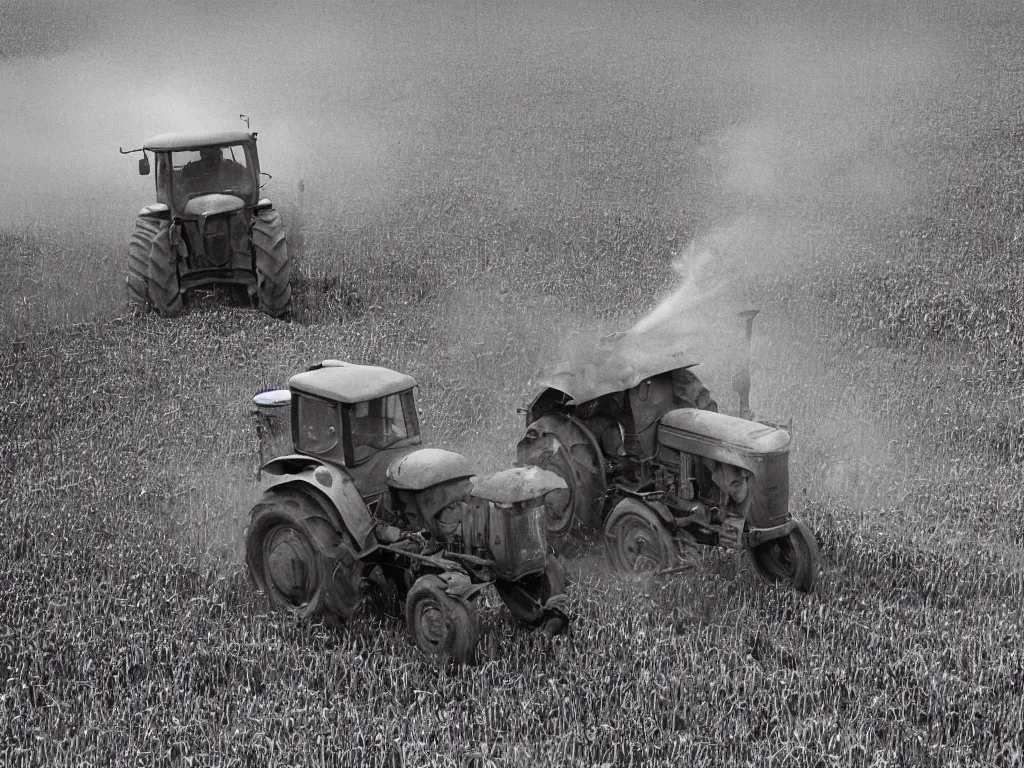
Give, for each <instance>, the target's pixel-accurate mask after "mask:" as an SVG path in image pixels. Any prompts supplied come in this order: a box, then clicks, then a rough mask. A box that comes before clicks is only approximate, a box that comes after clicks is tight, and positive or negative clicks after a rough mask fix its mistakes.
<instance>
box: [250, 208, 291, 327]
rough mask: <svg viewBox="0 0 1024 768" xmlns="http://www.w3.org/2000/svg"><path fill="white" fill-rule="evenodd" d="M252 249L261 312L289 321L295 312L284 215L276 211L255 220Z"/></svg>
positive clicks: (258, 215)
mask: <svg viewBox="0 0 1024 768" xmlns="http://www.w3.org/2000/svg"><path fill="white" fill-rule="evenodd" d="M252 250H253V257H254V258H255V261H256V298H257V300H258V301H259V305H260V309H261V310H262V311H263V312H265V313H266V314H268V315H270V316H271V317H276V318H281V319H284V318H287V317H288V315H289V313H290V312H291V309H292V261H291V257H290V256H289V255H288V242H287V240H286V238H285V232H284V224H283V223H282V222H281V214H279V213H278V212H277V211H275V210H274V209H273V208H269V209H266V210H262V211H260V212H259V213H257V214H256V215H255V216H254V217H253V222H252Z"/></svg>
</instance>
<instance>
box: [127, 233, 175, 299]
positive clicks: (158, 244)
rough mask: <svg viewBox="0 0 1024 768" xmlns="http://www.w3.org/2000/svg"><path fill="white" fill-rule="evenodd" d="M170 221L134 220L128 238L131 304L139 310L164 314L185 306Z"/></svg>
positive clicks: (129, 296) (128, 278)
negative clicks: (171, 237) (130, 234)
mask: <svg viewBox="0 0 1024 768" xmlns="http://www.w3.org/2000/svg"><path fill="white" fill-rule="evenodd" d="M170 231H171V223H170V222H169V221H162V220H160V219H153V218H150V217H148V216H139V217H138V218H137V219H136V220H135V231H134V232H133V233H132V236H131V239H130V240H129V241H128V271H127V275H126V280H127V283H128V307H129V308H130V309H131V310H132V311H133V312H135V313H137V314H145V313H146V312H148V311H149V310H150V309H151V308H152V309H154V310H156V311H157V312H158V313H160V314H161V315H163V316H164V317H175V316H177V315H179V314H181V310H182V308H183V307H184V304H183V303H182V298H181V288H180V285H179V282H178V260H177V254H176V253H175V252H174V250H173V249H172V248H171V243H170Z"/></svg>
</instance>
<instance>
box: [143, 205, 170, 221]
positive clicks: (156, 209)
mask: <svg viewBox="0 0 1024 768" xmlns="http://www.w3.org/2000/svg"><path fill="white" fill-rule="evenodd" d="M139 216H148V217H149V218H151V219H169V218H171V209H170V208H169V207H168V206H167V203H150V204H149V205H147V206H146V207H145V208H143V209H142V210H141V211H139Z"/></svg>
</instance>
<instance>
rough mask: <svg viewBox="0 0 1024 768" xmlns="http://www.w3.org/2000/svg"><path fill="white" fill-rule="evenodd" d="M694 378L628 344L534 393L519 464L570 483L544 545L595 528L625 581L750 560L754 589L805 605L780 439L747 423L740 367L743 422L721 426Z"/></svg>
mask: <svg viewBox="0 0 1024 768" xmlns="http://www.w3.org/2000/svg"><path fill="white" fill-rule="evenodd" d="M743 316H744V317H745V318H746V320H747V338H748V340H749V338H750V327H751V322H752V320H753V314H752V313H749V312H748V313H744V315H743ZM696 364H697V361H696V360H694V359H693V358H692V357H690V355H689V353H688V352H687V351H686V350H685V349H684V348H683V346H682V344H681V343H680V339H679V338H678V336H673V335H671V334H668V333H665V332H661V331H658V330H656V329H655V330H654V331H646V332H635V331H628V332H624V333H617V334H612V335H611V336H608V337H605V338H604V339H602V340H601V342H600V343H599V344H598V345H597V346H596V347H594V348H592V349H590V350H582V351H581V350H578V351H577V354H576V355H575V356H574V358H573V359H572V360H569V361H566V362H564V363H563V364H562V365H561V366H559V367H557V368H555V369H554V370H552V371H551V372H550V373H549V374H548V375H547V376H546V377H545V378H544V379H543V381H542V385H543V387H544V389H543V390H542V391H541V393H540V394H539V395H538V396H537V397H536V398H535V399H534V401H533V403H532V404H531V405H530V408H529V409H528V410H527V415H526V422H527V429H526V435H525V437H524V438H523V439H522V440H521V441H520V443H519V445H518V446H517V449H516V452H517V461H518V463H520V464H529V465H536V466H540V467H544V468H547V469H550V470H552V471H553V472H555V473H557V474H558V475H559V476H560V477H562V478H563V479H564V480H565V481H566V485H567V488H566V490H564V491H561V492H557V493H554V494H552V495H551V496H550V497H549V508H548V509H549V517H548V520H547V527H548V531H549V535H551V536H552V537H553V539H555V540H556V541H557V540H558V539H560V538H561V537H564V536H566V535H567V534H568V533H569V532H570V530H571V528H572V526H573V524H574V523H575V524H578V525H582V526H585V527H590V528H602V529H603V531H604V534H605V541H606V545H607V548H608V554H609V557H610V560H611V562H612V564H613V565H614V566H615V567H616V568H617V569H618V570H619V571H622V572H634V571H654V572H667V571H670V570H672V569H673V568H675V567H685V565H686V561H687V560H688V559H689V556H690V555H691V554H692V553H693V552H694V548H695V547H697V546H699V545H707V546H720V547H727V548H733V549H737V548H742V549H747V550H749V551H750V553H751V556H752V560H753V562H754V565H755V566H756V568H757V569H758V571H759V572H760V573H761V574H762V575H763V576H765V577H766V578H768V579H769V580H772V581H784V582H788V583H789V584H791V585H792V586H793V587H795V588H796V589H799V590H802V591H810V590H811V589H813V587H814V582H815V579H816V576H817V572H818V567H819V554H818V545H817V542H816V540H815V537H814V534H813V533H811V531H810V530H809V529H808V528H807V526H806V525H804V524H803V523H801V522H799V521H797V520H794V519H793V518H792V517H791V515H790V512H789V446H790V434H789V431H788V430H787V429H784V428H783V427H780V426H779V425H776V424H772V423H769V422H762V421H752V420H750V418H749V415H750V411H749V404H748V401H747V396H748V394H749V381H750V377H749V364H748V366H747V368H745V370H744V372H742V373H741V375H739V376H737V377H736V379H735V382H734V385H735V386H736V389H737V391H738V392H739V393H740V400H741V413H742V414H743V417H736V416H729V415H725V414H721V413H718V412H717V411H718V404H717V403H716V402H715V401H714V400H713V399H712V398H711V395H710V393H709V392H708V390H707V388H705V387H704V386H703V385H702V384H701V382H700V380H699V379H698V378H697V376H695V375H694V374H693V373H692V371H691V368H692V367H693V366H694V365H696Z"/></svg>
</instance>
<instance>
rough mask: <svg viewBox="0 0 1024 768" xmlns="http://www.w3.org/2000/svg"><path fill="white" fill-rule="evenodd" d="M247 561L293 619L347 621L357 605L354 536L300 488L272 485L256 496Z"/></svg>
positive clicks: (358, 577) (357, 568)
mask: <svg viewBox="0 0 1024 768" xmlns="http://www.w3.org/2000/svg"><path fill="white" fill-rule="evenodd" d="M245 561H246V565H248V567H249V573H250V574H251V576H252V578H253V581H254V582H255V583H256V586H257V587H258V588H259V589H260V591H262V592H263V593H264V594H265V595H266V596H267V598H268V599H269V601H270V604H271V605H272V606H273V607H274V608H276V609H278V610H281V611H284V612H286V613H290V614H292V615H294V616H296V617H297V618H300V619H316V618H325V619H328V620H337V621H347V620H348V619H349V618H351V616H352V614H354V613H355V611H356V609H357V608H358V606H359V600H360V586H361V582H362V568H361V564H360V561H359V560H358V559H357V558H356V546H355V541H354V540H353V539H352V536H351V535H349V533H348V532H347V531H339V530H337V529H336V528H335V527H334V525H333V523H331V521H330V519H329V518H328V516H327V514H326V513H325V512H324V510H323V509H321V507H320V505H319V504H318V503H317V502H316V501H315V500H314V499H312V498H311V497H310V496H309V495H308V494H306V493H304V492H302V491H299V490H292V489H286V490H282V491H275V490H274V489H271V490H269V491H266V492H265V493H264V494H263V496H261V497H260V499H259V501H258V502H257V503H256V505H255V506H254V507H253V509H252V513H251V519H250V523H249V527H248V529H247V531H246V538H245Z"/></svg>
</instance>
